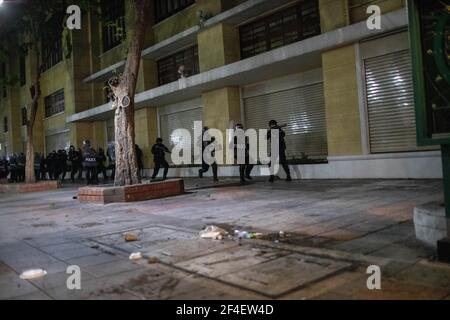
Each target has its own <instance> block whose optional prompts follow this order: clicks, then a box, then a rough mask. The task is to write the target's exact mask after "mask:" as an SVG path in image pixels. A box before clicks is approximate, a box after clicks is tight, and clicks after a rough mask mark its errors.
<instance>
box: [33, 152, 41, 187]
mask: <svg viewBox="0 0 450 320" xmlns="http://www.w3.org/2000/svg"><path fill="white" fill-rule="evenodd" d="M34 176H35V177H36V180H38V181H39V180H41V154H40V153H38V152H36V153H35V154H34Z"/></svg>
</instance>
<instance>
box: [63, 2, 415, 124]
mask: <svg viewBox="0 0 450 320" xmlns="http://www.w3.org/2000/svg"><path fill="white" fill-rule="evenodd" d="M407 25H408V18H407V14H406V9H402V10H398V11H395V12H391V13H388V14H385V15H383V16H382V28H381V29H379V30H377V29H375V30H369V29H368V28H367V25H366V22H365V21H364V22H361V23H357V24H353V25H350V26H347V27H343V28H340V29H337V30H334V31H331V32H327V33H324V34H321V35H318V36H315V37H312V38H309V39H306V40H303V41H299V42H296V43H293V44H291V45H288V46H285V47H281V48H278V49H275V50H272V51H269V52H266V53H263V54H260V55H258V56H254V57H251V58H248V59H245V60H241V61H238V62H235V63H231V64H228V65H226V66H223V67H219V68H216V69H213V70H210V71H207V72H203V73H200V74H197V75H195V76H192V77H189V78H186V79H180V80H178V81H176V82H172V83H169V84H166V85H163V86H160V87H157V88H154V89H151V90H148V91H145V92H142V93H139V94H136V96H135V104H136V105H135V107H136V109H140V108H145V107H158V106H164V105H167V104H171V103H176V102H180V101H184V100H188V99H193V98H195V97H198V96H200V95H201V94H202V93H203V92H208V91H211V90H215V89H219V88H223V87H227V86H244V85H248V84H253V83H257V82H261V81H265V80H269V79H272V78H276V77H281V76H283V75H287V74H292V73H295V72H302V71H306V70H311V69H316V68H319V67H321V65H322V56H321V54H322V53H323V52H326V51H329V50H331V49H334V48H338V47H341V46H345V45H349V44H352V43H355V42H358V41H361V40H363V39H367V38H370V37H374V36H377V35H381V34H383V33H388V32H392V31H395V30H398V29H401V28H404V27H406V26H407ZM112 116H113V110H112V108H111V104H106V105H102V106H99V107H96V108H93V109H89V110H86V111H84V112H81V113H77V114H74V115H72V116H69V117H67V122H77V121H98V120H106V119H108V118H111V117H112Z"/></svg>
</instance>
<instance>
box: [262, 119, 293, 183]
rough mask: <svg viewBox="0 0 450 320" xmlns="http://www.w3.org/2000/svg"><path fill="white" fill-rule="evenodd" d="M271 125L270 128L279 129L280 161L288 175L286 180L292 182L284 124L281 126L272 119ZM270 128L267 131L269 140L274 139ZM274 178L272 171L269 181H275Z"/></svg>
mask: <svg viewBox="0 0 450 320" xmlns="http://www.w3.org/2000/svg"><path fill="white" fill-rule="evenodd" d="M269 127H270V130H279V141H278V142H279V155H278V157H279V162H280V164H281V166H282V167H283V169H284V171H285V172H286V175H287V179H286V181H288V182H290V181H292V178H291V171H290V169H289V165H288V163H287V157H286V141H285V137H286V133H285V132H284V131H283V129H282V127H284V126H279V125H278V123H277V121H275V120H270V121H269ZM270 130H269V132H268V133H267V139H268V140H269V142H271V141H272V134H271V131H270ZM269 166H271V165H270V164H269ZM274 180H275V176H274V174H273V173H272V174H271V175H270V179H269V182H274Z"/></svg>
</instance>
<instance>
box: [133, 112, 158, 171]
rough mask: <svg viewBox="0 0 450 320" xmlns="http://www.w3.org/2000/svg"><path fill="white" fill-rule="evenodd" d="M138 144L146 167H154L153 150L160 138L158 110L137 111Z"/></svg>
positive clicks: (135, 120)
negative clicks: (157, 139)
mask: <svg viewBox="0 0 450 320" xmlns="http://www.w3.org/2000/svg"><path fill="white" fill-rule="evenodd" d="M134 123H135V131H136V144H137V145H139V147H140V148H141V150H142V152H143V153H144V167H145V168H152V167H153V156H152V154H151V148H152V146H153V144H154V143H155V141H156V138H158V118H157V111H156V108H144V109H139V110H136V112H135V117H134Z"/></svg>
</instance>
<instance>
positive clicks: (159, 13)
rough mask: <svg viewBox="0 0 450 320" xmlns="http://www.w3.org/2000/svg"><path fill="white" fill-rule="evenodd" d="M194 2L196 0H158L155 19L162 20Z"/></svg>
mask: <svg viewBox="0 0 450 320" xmlns="http://www.w3.org/2000/svg"><path fill="white" fill-rule="evenodd" d="M193 3H195V0H156V5H155V20H156V22H159V21H162V20H164V19H166V18H168V17H170V16H172V15H174V14H175V13H177V12H180V11H181V10H183V9H186V8H187V7H189V6H190V5H191V4H193Z"/></svg>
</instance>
